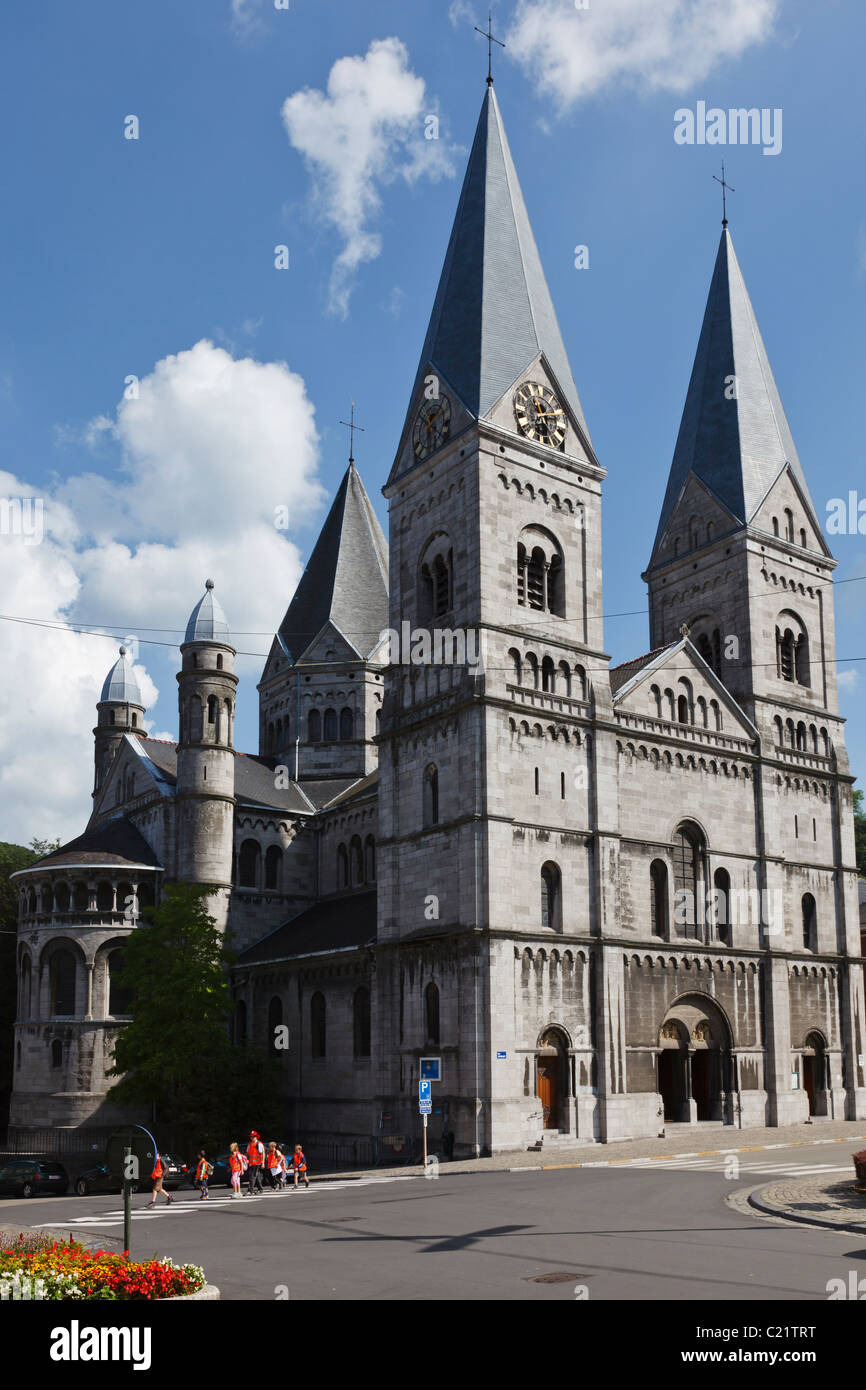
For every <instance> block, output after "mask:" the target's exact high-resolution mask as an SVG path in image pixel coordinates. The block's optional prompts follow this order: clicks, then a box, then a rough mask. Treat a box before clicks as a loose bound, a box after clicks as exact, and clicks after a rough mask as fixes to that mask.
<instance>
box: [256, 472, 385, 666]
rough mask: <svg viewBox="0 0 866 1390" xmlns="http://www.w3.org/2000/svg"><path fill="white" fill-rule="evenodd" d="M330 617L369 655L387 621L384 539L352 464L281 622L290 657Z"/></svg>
mask: <svg viewBox="0 0 866 1390" xmlns="http://www.w3.org/2000/svg"><path fill="white" fill-rule="evenodd" d="M329 621H330V622H332V623H333V624H334V626H335V627H337V628H338V629H339V630H340V632H341V633H342V634H343V636H344V637H345V639H346V641H347V642H349V643H350V644H351V646H353V647H354V649H355V651H356V652H357V653H358V655H359V656H361V657H367V656H369V654H370V652H371V651H372V650H373V648H374V647H375V645H376V643H377V641H378V639H379V634H380V632H382V631H383V630H384V629H385V628H387V626H388V545H387V542H386V540H385V537H384V535H383V534H382V528H381V526H380V525H379V522H378V519H377V517H376V513H375V512H374V511H373V507H372V504H371V502H370V499H369V497H368V496H367V493H366V490H365V488H364V484H363V483H362V482H361V478H360V475H359V473H358V470H357V469H356V467H355V465H354V464H350V465H349V467H348V468H347V470H346V472H345V474H344V476H343V481H342V482H341V483H340V487H339V489H338V491H337V495H336V497H335V498H334V501H333V504H332V506H331V510H330V511H329V512H328V515H327V518H326V520H325V524H324V526H323V527H322V530H321V532H320V534H319V539H318V540H317V541H316V544H315V546H314V547H313V553H312V554H311V556H310V558H309V560H308V561H307V568H306V569H305V570H304V573H303V574H302V576H301V582H300V583H299V585H298V587H297V589H296V590H295V596H294V598H293V599H292V601H291V603H290V604H289V607H288V610H287V612H286V616H285V618H284V619H283V621H282V623H281V625H280V637H281V639H282V642H283V646H284V647H285V649H286V651H288V652H289V654H290V655H291V657H292V660H293V661H297V660H298V659H299V658H300V657H301V656H303V654H304V652H305V651H306V649H307V647H309V645H310V643H311V642H312V641H313V639H314V638H315V637H317V636H318V635H319V633H320V632H321V631H322V628H323V627H324V626H325V624H326V623H327V622H329Z"/></svg>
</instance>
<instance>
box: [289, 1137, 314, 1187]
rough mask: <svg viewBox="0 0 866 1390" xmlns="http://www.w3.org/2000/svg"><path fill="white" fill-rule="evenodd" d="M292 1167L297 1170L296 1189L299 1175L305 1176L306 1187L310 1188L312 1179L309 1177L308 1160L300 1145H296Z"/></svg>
mask: <svg viewBox="0 0 866 1390" xmlns="http://www.w3.org/2000/svg"><path fill="white" fill-rule="evenodd" d="M292 1167H293V1169H294V1170H295V1183H294V1185H295V1187H296V1188H297V1186H298V1176H299V1174H300V1175H302V1176H303V1179H304V1187H309V1185H310V1179H309V1178H308V1177H307V1160H306V1158H305V1156H304V1151H303V1149H302V1148H301V1146H300V1144H296V1145H295V1149H294V1153H293V1154H292Z"/></svg>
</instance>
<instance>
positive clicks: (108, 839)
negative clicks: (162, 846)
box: [25, 816, 160, 872]
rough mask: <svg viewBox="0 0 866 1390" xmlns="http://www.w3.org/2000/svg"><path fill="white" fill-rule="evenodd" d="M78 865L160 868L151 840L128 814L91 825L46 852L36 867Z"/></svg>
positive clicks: (52, 867) (47, 867) (55, 867)
mask: <svg viewBox="0 0 866 1390" xmlns="http://www.w3.org/2000/svg"><path fill="white" fill-rule="evenodd" d="M76 864H82V865H87V864H111V865H117V866H118V867H119V868H122V867H123V866H124V865H126V864H128V865H130V866H132V865H141V864H146V865H149V866H152V867H153V868H159V867H160V865H159V860H158V859H157V857H156V855H155V854H154V852H153V850H152V849H151V847H150V845H149V844H148V843H147V840H145V838H144V836H143V835H142V833H141V831H140V830H138V829H137V828H136V826H134V825H133V823H132V821H130V820H127V818H126V816H116V817H115V818H114V819H113V820H110V821H104V822H103V823H102V824H101V825H94V826H88V828H87V829H86V830H85V832H84V834H83V835H79V836H78V837H77V839H75V840H70V841H69V842H68V844H65V845H61V846H60V849H56V850H54V851H52V853H51V854H46V855H45V857H44V858H43V859H40V860H38V861H37V863H36V864H34V865H33V866H32V869H40V870H41V869H59V868H62V867H64V866H65V865H68V866H69V867H70V868H71V867H73V866H74V865H76ZM25 872H32V870H29V871H25Z"/></svg>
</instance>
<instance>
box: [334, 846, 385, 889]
mask: <svg viewBox="0 0 866 1390" xmlns="http://www.w3.org/2000/svg"><path fill="white" fill-rule="evenodd" d="M336 882H337V887H338V888H361V887H363V885H364V884H373V883H375V882H376V841H375V839H374V837H373V836H372V835H367V836H366V838H365V839H364V841H363V842H362V841H361V837H360V835H353V836H352V838H351V840H350V841H349V843H348V846H347V845H346V844H345V843H341V844H339V845H338V846H337V880H336Z"/></svg>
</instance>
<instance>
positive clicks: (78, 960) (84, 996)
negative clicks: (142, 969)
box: [18, 937, 132, 1023]
mask: <svg viewBox="0 0 866 1390" xmlns="http://www.w3.org/2000/svg"><path fill="white" fill-rule="evenodd" d="M124 943H125V938H124V937H115V938H112V939H110V940H107V941H106V940H100V941H99V943H98V945H97V946H96V948H95V949H94V950H91V951H85V950H84V949H83V948H82V946H81V945H80V944H79V942H77V941H75V940H73V939H71V938H70V937H54V938H52V939H51V940H49V941H46V942H45V944H44V945H43V946H42V948H41V950H40V952H39V954H38V956H35V955H33V954H31V951H30V950H29V949H28V948H27V947H22V948H21V950H20V952H19V958H18V1021H19V1023H33V1022H38V1021H39V1020H40V1019H52V1018H56V1019H69V1020H72V1019H77V1020H82V1019H86V1020H92V1019H104V1018H128V1017H129V1014H130V1006H131V1002H132V993H131V991H130V990H129V989H128V988H126V987H125V986H121V984H120V983H119V977H120V973H121V971H122V969H123V949H124Z"/></svg>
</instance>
